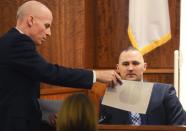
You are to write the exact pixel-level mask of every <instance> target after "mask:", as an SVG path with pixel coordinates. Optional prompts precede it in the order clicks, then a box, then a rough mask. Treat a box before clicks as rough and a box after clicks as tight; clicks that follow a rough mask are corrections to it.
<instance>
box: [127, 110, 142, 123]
mask: <svg viewBox="0 0 186 131" xmlns="http://www.w3.org/2000/svg"><path fill="white" fill-rule="evenodd" d="M129 115H130V122H131V124H132V125H141V117H140V114H139V113H134V112H131V113H129Z"/></svg>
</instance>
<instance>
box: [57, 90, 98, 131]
mask: <svg viewBox="0 0 186 131" xmlns="http://www.w3.org/2000/svg"><path fill="white" fill-rule="evenodd" d="M56 128H57V131H97V115H96V111H95V107H94V105H93V103H92V101H91V100H90V99H89V98H88V97H87V96H86V95H84V94H81V93H77V94H74V95H71V96H69V97H68V98H67V99H65V101H64V103H63V105H62V108H61V110H60V112H59V114H58V119H57V127H56Z"/></svg>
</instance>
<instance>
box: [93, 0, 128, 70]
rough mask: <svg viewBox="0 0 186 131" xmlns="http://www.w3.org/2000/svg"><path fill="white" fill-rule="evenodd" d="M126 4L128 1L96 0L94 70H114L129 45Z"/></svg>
mask: <svg viewBox="0 0 186 131" xmlns="http://www.w3.org/2000/svg"><path fill="white" fill-rule="evenodd" d="M128 4H129V1H128V0H96V8H95V14H96V15H95V19H96V22H95V28H96V29H95V31H96V32H95V34H96V37H95V39H96V47H95V48H96V49H95V50H96V52H95V63H96V64H95V67H94V68H98V69H102V68H104V69H107V68H115V65H116V63H117V61H118V56H119V54H120V52H121V51H122V50H123V49H124V48H126V47H127V46H128V45H129V39H128V36H127V26H128Z"/></svg>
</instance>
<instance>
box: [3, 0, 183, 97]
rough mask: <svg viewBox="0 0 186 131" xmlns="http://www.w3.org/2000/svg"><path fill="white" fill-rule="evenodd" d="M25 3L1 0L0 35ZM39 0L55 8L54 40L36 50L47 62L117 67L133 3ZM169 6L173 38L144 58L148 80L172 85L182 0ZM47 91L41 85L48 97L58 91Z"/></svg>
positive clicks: (120, 0) (173, 0) (171, 0)
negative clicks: (146, 64)
mask: <svg viewBox="0 0 186 131" xmlns="http://www.w3.org/2000/svg"><path fill="white" fill-rule="evenodd" d="M25 1H28V0H0V20H1V22H0V35H2V34H3V33H5V32H6V31H8V29H9V28H10V27H13V26H14V25H15V22H16V19H15V16H16V10H17V7H18V6H19V5H21V4H22V3H23V2H25ZM39 1H41V2H42V3H44V4H46V5H47V6H48V7H49V8H50V9H51V11H52V12H53V17H54V20H53V24H52V28H51V29H52V36H51V37H50V38H49V39H48V41H47V42H46V43H44V44H43V45H41V46H39V47H38V50H39V52H40V53H41V54H42V55H43V56H44V57H45V58H46V59H47V60H48V61H49V62H51V63H58V64H60V65H64V66H69V67H83V68H90V69H91V68H94V69H115V65H116V63H117V62H118V56H119V54H120V52H121V51H122V50H123V49H124V48H126V47H128V46H129V45H130V43H129V39H128V35H127V26H128V4H129V0H39ZM169 7H170V17H171V31H172V39H171V41H169V42H168V43H166V44H165V45H163V46H161V47H159V48H157V49H156V50H154V51H152V52H151V53H149V54H147V55H145V60H146V61H147V63H148V70H147V72H146V73H145V75H144V77H145V79H146V80H148V81H155V82H164V83H173V51H174V50H175V49H178V46H179V25H180V24H179V18H180V0H169ZM162 70H163V71H162ZM164 70H169V72H168V73H166V72H165V71H164ZM151 71H152V72H151ZM156 71H157V72H156ZM97 86H98V88H96V87H97ZM49 87H55V86H51V85H46V84H42V90H41V93H42V96H43V97H44V98H45V97H46V94H43V93H44V92H45V91H46V90H45V89H47V91H48V93H50V92H51V93H52V92H53V90H55V88H53V89H52V88H49ZM99 87H101V91H100V90H99ZM102 87H105V85H100V84H95V85H94V87H93V90H92V91H93V92H94V93H95V94H98V95H99V96H101V95H102V94H103V92H104V88H102ZM59 90H62V91H64V90H66V88H60V89H59ZM59 90H58V91H59ZM92 91H90V92H89V93H92ZM99 91H100V92H99ZM59 92H60V91H59ZM80 92H81V91H80ZM89 93H88V94H89ZM48 95H50V94H48ZM51 95H52V97H51V96H50V97H49V98H54V99H58V98H60V97H61V96H60V95H58V93H56V95H57V96H56V97H55V96H53V95H54V94H51ZM91 95H92V94H91ZM93 98H94V97H93Z"/></svg>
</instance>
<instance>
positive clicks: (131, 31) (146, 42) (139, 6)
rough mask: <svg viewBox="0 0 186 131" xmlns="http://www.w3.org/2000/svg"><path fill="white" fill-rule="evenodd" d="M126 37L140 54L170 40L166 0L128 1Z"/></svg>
mask: <svg viewBox="0 0 186 131" xmlns="http://www.w3.org/2000/svg"><path fill="white" fill-rule="evenodd" d="M128 35H129V39H130V41H131V43H132V45H133V46H134V47H135V48H137V49H139V50H140V51H141V53H142V54H146V53H148V52H150V51H151V50H153V49H155V48H157V47H158V46H160V45H162V44H164V43H166V42H167V41H168V40H170V39H171V32H170V20H169V7H168V0H129V26H128Z"/></svg>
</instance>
